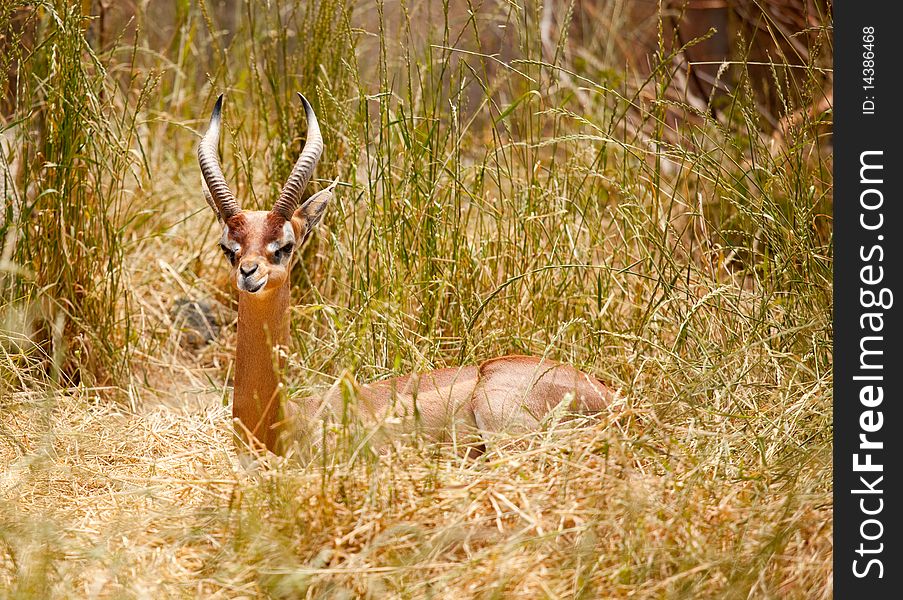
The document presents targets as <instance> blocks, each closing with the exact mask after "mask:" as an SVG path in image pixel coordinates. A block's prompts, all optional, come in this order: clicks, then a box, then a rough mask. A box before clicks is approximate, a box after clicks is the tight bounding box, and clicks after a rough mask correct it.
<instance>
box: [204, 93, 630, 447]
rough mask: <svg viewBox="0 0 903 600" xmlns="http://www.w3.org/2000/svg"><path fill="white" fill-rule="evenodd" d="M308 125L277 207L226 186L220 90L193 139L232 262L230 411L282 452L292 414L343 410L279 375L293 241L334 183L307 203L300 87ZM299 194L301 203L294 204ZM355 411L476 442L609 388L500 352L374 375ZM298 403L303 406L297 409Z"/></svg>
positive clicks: (593, 405)
mask: <svg viewBox="0 0 903 600" xmlns="http://www.w3.org/2000/svg"><path fill="white" fill-rule="evenodd" d="M299 96H300V98H301V102H302V103H303V105H304V109H305V112H306V114H307V123H308V134H307V141H306V142H305V145H304V149H303V150H302V152H301V156H300V157H299V158H298V161H297V163H296V164H295V167H294V169H293V170H292V174H291V175H290V176H289V180H288V182H287V183H286V185H285V187H284V189H283V191H282V193H281V195H280V197H279V200H278V201H277V202H276V204H275V206H274V208H273V210H271V211H269V212H267V211H243V210H241V208H240V207H239V206H238V203H237V202H236V200H235V197H234V196H233V195H232V192H231V191H230V190H229V187H228V185H227V184H226V181H225V178H224V177H223V174H222V170H221V169H220V166H219V161H218V158H217V150H216V146H217V141H218V136H219V127H220V112H221V107H222V96H220V98H219V99H218V100H217V103H216V107H215V108H214V110H213V115H212V117H211V119H210V127H209V128H208V131H207V134H206V135H205V136H204V138H203V139H202V140H201V143H200V144H199V146H198V160H199V163H200V166H201V172H202V174H203V183H204V192H205V196H206V198H207V202H208V204H210V206H211V208H213V210H214V212H215V213H216V215H217V218H218V219H219V221H220V223H221V224H222V225H223V235H222V238H221V240H220V246H221V247H222V249H223V252H224V253H225V255H226V257H227V259H228V260H229V262H230V263H231V265H232V274H231V276H232V279H233V281H234V283H235V286H236V288H237V290H238V342H237V347H236V360H235V391H234V395H233V401H232V415H233V418H234V421H235V425H236V428H237V430H238V432H239V434H240V435H241V436H242V438H243V439H244V440H245V441H246V442H247V443H248V444H249V445H250V446H251V447H252V448H254V449H256V450H263V449H264V448H266V449H268V450H271V451H273V452H279V451H280V449H281V447H282V445H281V440H282V439H284V437H285V436H286V434H289V433H290V430H291V429H292V426H293V425H294V424H295V423H300V426H301V427H304V424H305V423H304V422H305V421H306V420H308V419H310V418H312V417H313V416H314V415H315V414H317V413H318V412H319V411H321V409H323V408H324V407H325V408H327V409H333V410H340V407H341V402H342V398H341V394H340V392H339V390H338V389H337V388H333V390H331V391H330V392H329V393H328V394H327V395H326V397H325V399H324V401H323V402H320V401H319V400H318V399H309V400H306V401H303V402H302V403H301V404H300V411H298V410H295V409H294V408H292V407H293V406H295V405H294V404H293V403H291V402H285V398H284V397H283V392H282V386H281V385H280V382H279V371H280V368H281V366H282V365H281V362H282V361H281V358H280V356H281V354H280V353H279V352H278V351H277V348H279V347H283V348H284V347H286V346H287V345H288V341H289V319H288V307H289V301H290V298H291V293H290V291H291V290H290V283H289V281H290V278H289V272H290V270H291V267H292V264H293V262H294V256H295V250H296V249H297V248H298V247H299V246H301V244H303V243H304V241H305V240H306V239H307V237H308V236H309V235H310V233H311V232H312V231H313V229H314V228H315V227H316V225H317V223H319V221H320V219H321V217H322V215H323V212H324V210H325V209H326V206H327V205H328V203H329V200H330V199H331V198H332V195H333V191H334V188H335V183H333V184H332V185H330V186H329V187H327V188H326V189H324V190H321V191H320V192H318V193H316V194H314V195H313V196H311V197H310V198H309V199H307V200H306V201H305V202H304V203H303V204H300V196H301V194H302V192H303V191H304V188H305V187H306V185H307V182H308V181H309V180H310V176H311V174H312V173H313V169H314V167H315V166H316V164H317V161H318V160H319V157H320V154H321V153H322V150H323V141H322V137H321V135H320V129H319V125H318V123H317V119H316V116H315V114H314V111H313V109H312V108H311V106H310V104H309V103H308V102H307V100H306V99H305V98H304V97H303V96H301V94H299ZM299 204H300V206H299ZM356 397H357V401H358V409H359V410H358V411H357V412H358V414H359V415H361V416H362V417H363V418H364V419H365V420H367V421H371V422H376V423H379V422H389V423H397V424H399V426H400V427H402V428H403V429H408V428H412V427H416V428H417V429H418V430H419V431H421V432H422V433H423V434H424V435H426V436H428V437H430V438H433V439H435V440H437V441H452V440H455V441H461V442H463V443H464V444H465V445H466V446H468V447H471V448H477V449H479V448H480V447H481V446H482V443H483V441H484V440H485V439H486V436H488V435H491V434H493V433H498V432H503V431H512V430H519V431H529V430H533V429H536V428H537V427H538V426H539V425H540V423H541V421H542V420H543V418H544V417H545V416H546V415H547V414H548V413H549V411H551V410H552V409H553V408H555V407H557V406H559V405H560V404H561V403H562V402H563V401H566V402H568V403H569V405H568V407H567V408H568V409H570V410H573V411H578V412H598V411H601V410H603V409H605V408H606V407H607V406H609V404H610V403H611V402H612V400H613V398H614V394H613V393H612V392H611V390H609V389H608V388H607V387H606V386H605V385H604V384H603V383H602V382H601V381H599V380H598V379H595V378H594V377H591V376H590V375H587V374H586V373H583V372H581V371H579V370H577V369H575V368H574V367H571V366H569V365H563V364H559V363H556V362H554V361H551V360H548V359H541V358H537V357H529V356H502V357H498V358H494V359H492V360H488V361H486V362H484V363H482V364H480V365H479V366H463V367H459V368H447V369H437V370H433V371H428V372H426V373H420V374H414V375H410V376H405V377H396V378H393V379H389V380H385V381H380V382H377V383H373V384H369V385H365V386H362V387H360V388H359V389H358V391H357V394H356ZM297 412H300V414H296V413H297Z"/></svg>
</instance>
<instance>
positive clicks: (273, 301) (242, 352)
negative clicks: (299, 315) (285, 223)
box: [232, 279, 290, 452]
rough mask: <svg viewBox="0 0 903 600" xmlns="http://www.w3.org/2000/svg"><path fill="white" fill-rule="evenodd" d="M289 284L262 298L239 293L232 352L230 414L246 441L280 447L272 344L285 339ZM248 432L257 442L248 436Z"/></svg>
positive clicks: (279, 391) (279, 362) (279, 407)
mask: <svg viewBox="0 0 903 600" xmlns="http://www.w3.org/2000/svg"><path fill="white" fill-rule="evenodd" d="M289 297H290V293H289V285H288V279H286V283H285V284H284V285H282V286H281V287H279V288H277V289H275V290H273V291H271V292H269V293H267V294H265V295H261V296H257V295H254V294H249V293H241V294H239V297H238V341H237V344H236V356H235V391H234V394H233V398H232V418H233V419H237V420H238V421H239V423H237V424H236V426H237V429H238V430H239V431H240V432H241V434H242V437H243V438H244V439H245V441H246V442H248V443H249V444H250V445H252V447H253V446H257V447H258V449H260V448H259V447H260V445H263V446H265V447H266V448H267V449H269V450H270V451H272V452H278V450H279V448H278V445H279V434H280V431H279V426H278V425H279V423H280V422H281V420H282V416H281V414H282V389H281V387H280V384H279V371H280V370H281V367H282V362H283V361H282V359H281V357H279V356H278V355H277V353H276V352H275V347H276V346H287V345H288V340H289V321H288V305H289ZM248 433H250V434H252V435H253V436H254V438H256V440H249V439H247V434H248Z"/></svg>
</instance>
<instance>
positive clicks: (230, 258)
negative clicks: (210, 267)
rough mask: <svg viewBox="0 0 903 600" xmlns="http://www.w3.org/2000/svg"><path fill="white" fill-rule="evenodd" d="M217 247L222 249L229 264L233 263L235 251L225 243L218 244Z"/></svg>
mask: <svg viewBox="0 0 903 600" xmlns="http://www.w3.org/2000/svg"><path fill="white" fill-rule="evenodd" d="M219 247H220V248H221V249H222V251H223V254H225V255H226V260H228V261H229V262H230V263H231V264H233V265H234V264H235V251H233V250H232V249H231V248H229V247H228V246H226V245H225V244H220V245H219Z"/></svg>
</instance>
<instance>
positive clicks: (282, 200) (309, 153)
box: [273, 92, 323, 220]
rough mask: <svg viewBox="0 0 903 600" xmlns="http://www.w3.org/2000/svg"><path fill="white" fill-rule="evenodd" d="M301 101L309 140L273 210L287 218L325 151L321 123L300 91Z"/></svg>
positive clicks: (290, 215)
mask: <svg viewBox="0 0 903 600" xmlns="http://www.w3.org/2000/svg"><path fill="white" fill-rule="evenodd" d="M298 97H299V98H301V103H302V104H303V105H304V112H305V113H307V141H305V142H304V149H303V150H301V156H299V157H298V161H297V162H296V163H295V167H294V168H293V169H292V174H291V175H289V176H288V181H286V182H285V186H283V188H282V193H281V194H279V199H278V200H277V201H276V204H275V205H274V206H273V212H274V213H277V214H279V215H281V216H282V217H283V218H284V219H285V220H289V219H291V218H292V213H294V212H295V209H296V208H298V203H299V202H300V201H301V193H302V192H303V191H304V188H305V187H307V182H308V181H310V176H311V175H312V174H313V172H314V167H316V166H317V162H318V161H319V160H320V154H322V153H323V136H322V135H321V134H320V125H319V123H317V115H315V114H314V109H313V108H312V107H311V105H310V102H308V101H307V98H305V97H304V96H303V95H301V93H300V92H299V93H298Z"/></svg>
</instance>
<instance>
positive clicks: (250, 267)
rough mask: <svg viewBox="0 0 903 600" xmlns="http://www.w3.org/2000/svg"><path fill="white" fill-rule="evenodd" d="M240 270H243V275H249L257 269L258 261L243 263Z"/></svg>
mask: <svg viewBox="0 0 903 600" xmlns="http://www.w3.org/2000/svg"><path fill="white" fill-rule="evenodd" d="M238 270H239V271H240V272H241V274H242V275H243V276H245V277H247V276H248V275H251V274H253V273H254V271H256V270H257V263H251V264H245V263H242V264H241V265H240V266H239V267H238Z"/></svg>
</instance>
